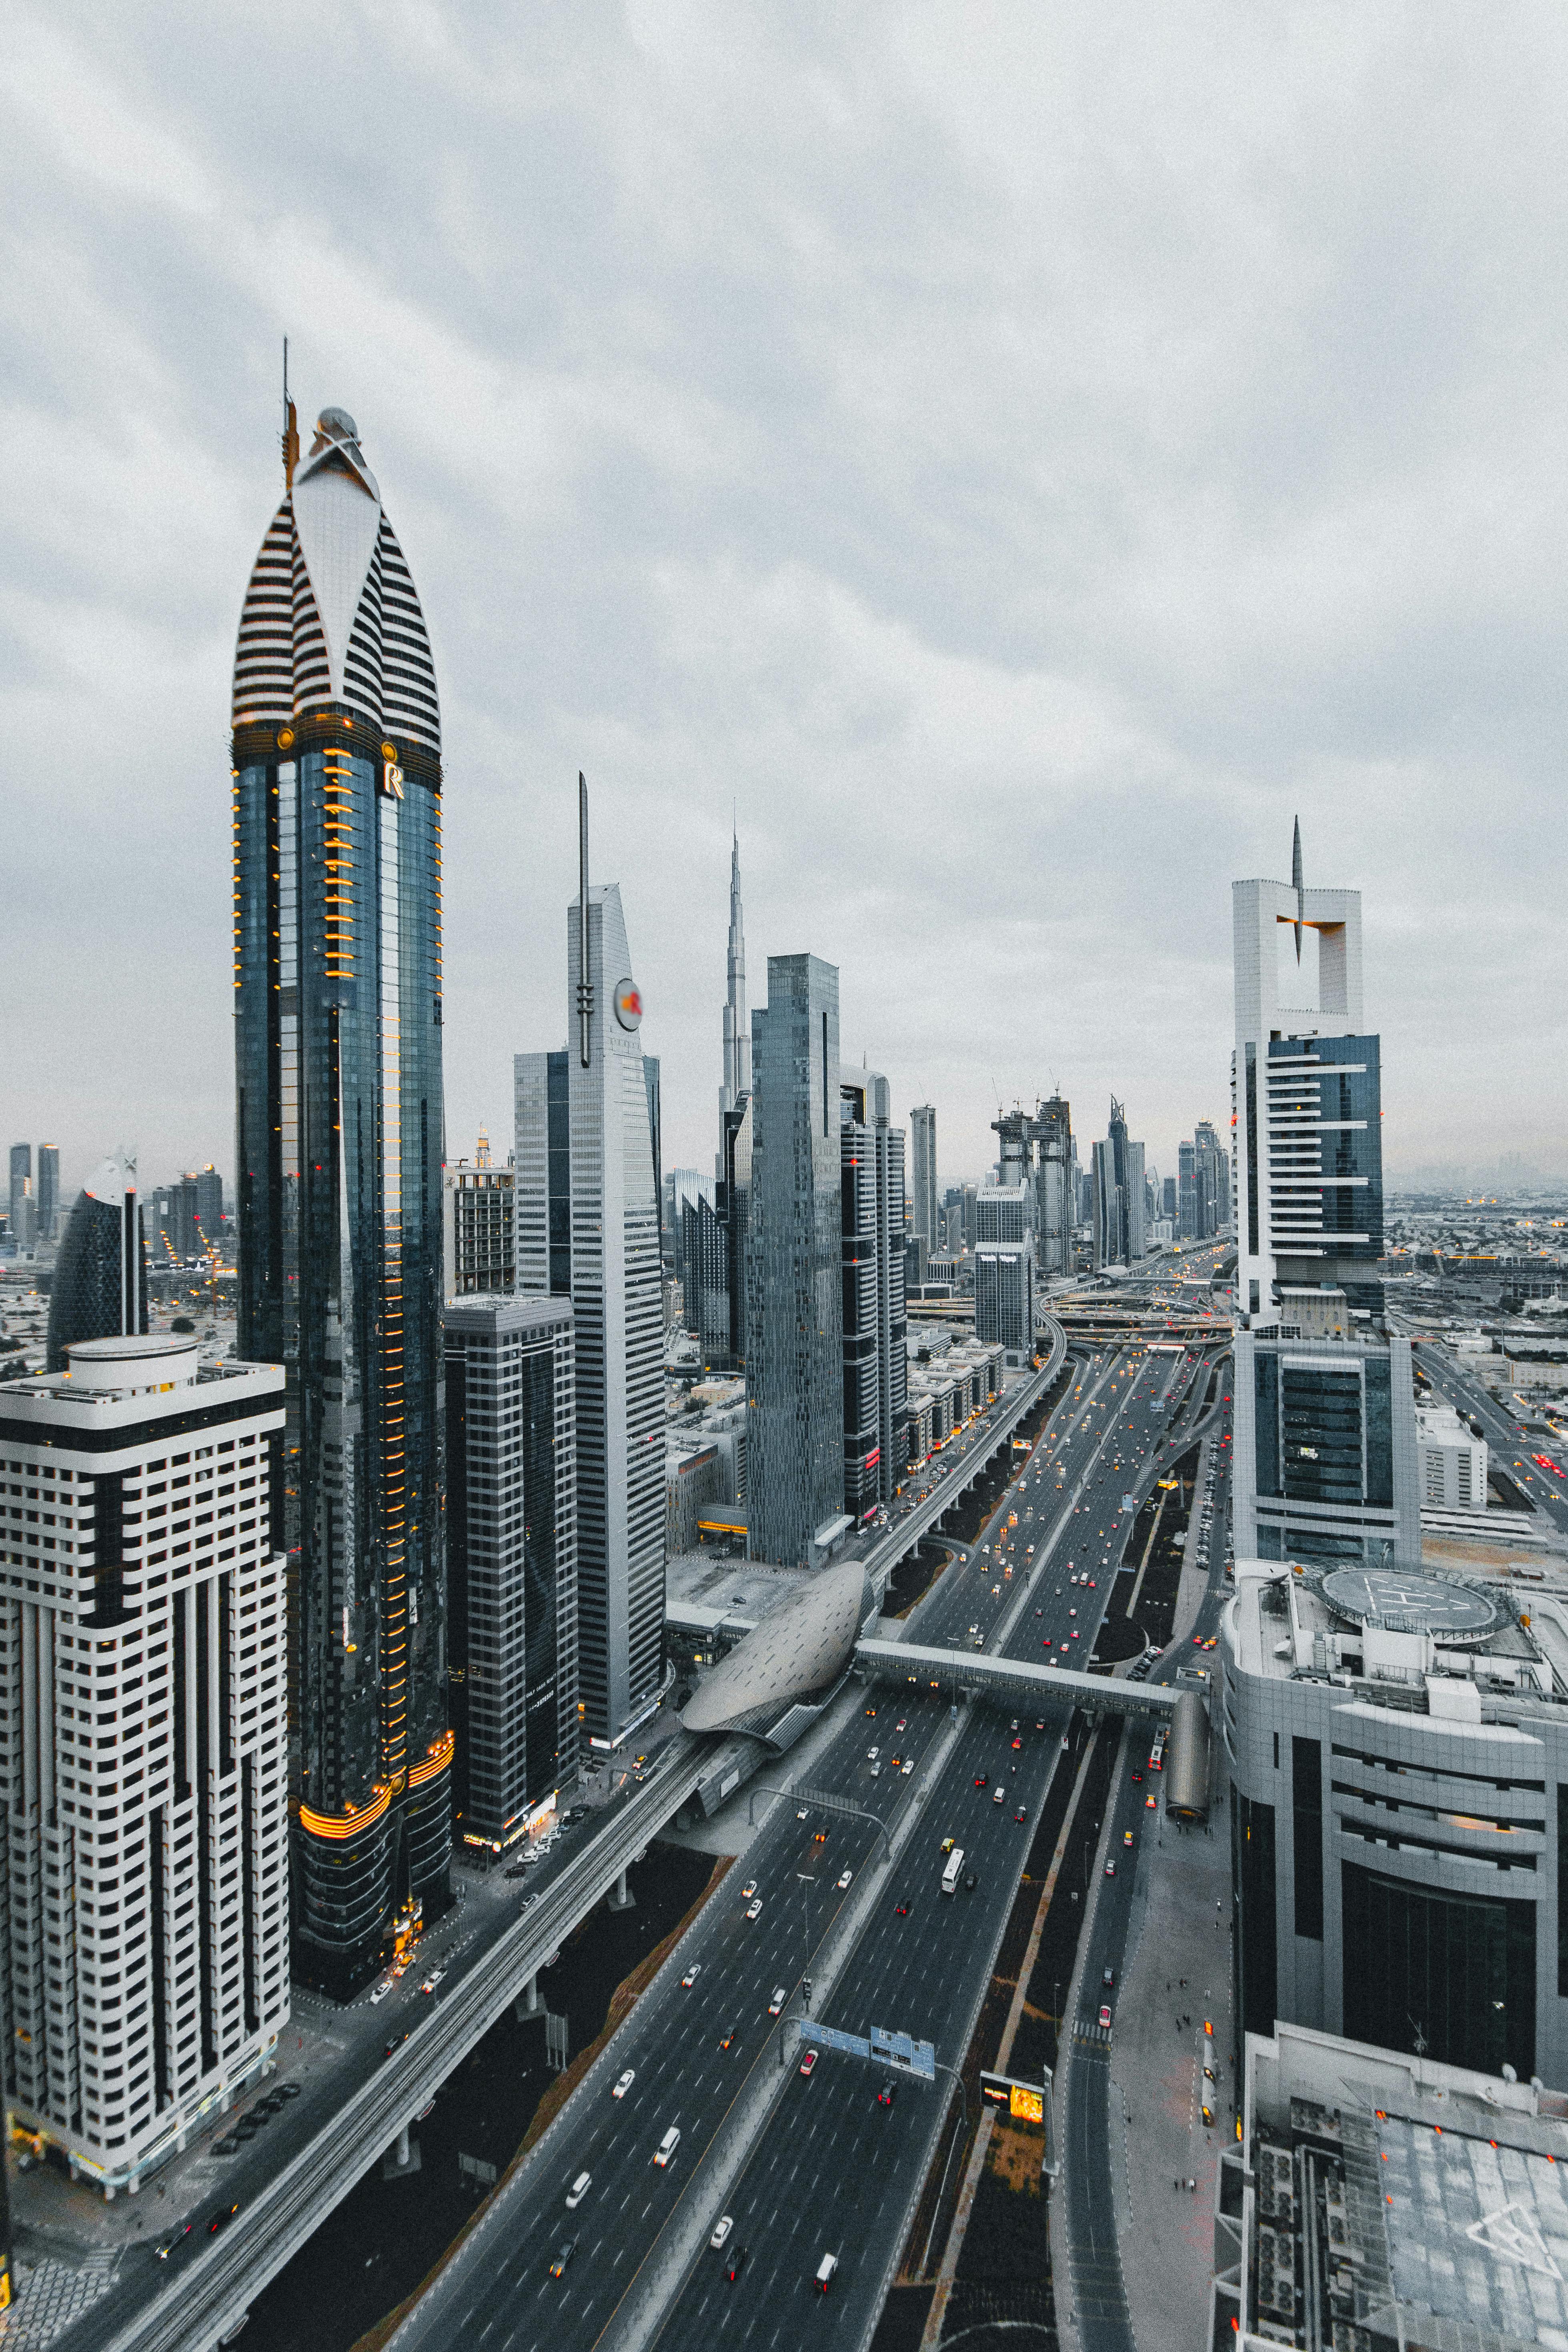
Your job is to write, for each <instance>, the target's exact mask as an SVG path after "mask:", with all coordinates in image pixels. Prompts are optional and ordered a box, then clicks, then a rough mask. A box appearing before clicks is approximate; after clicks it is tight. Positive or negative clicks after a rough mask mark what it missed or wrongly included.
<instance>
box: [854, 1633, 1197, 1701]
mask: <svg viewBox="0 0 1568 2352" xmlns="http://www.w3.org/2000/svg"><path fill="white" fill-rule="evenodd" d="M855 1663H856V1664H857V1665H858V1666H862V1667H864V1668H865V1670H866V1672H867V1673H868V1675H872V1676H873V1677H874V1679H875V1680H877V1681H878V1682H890V1683H913V1682H924V1683H927V1684H929V1685H931V1686H932V1687H933V1688H935V1687H937V1686H938V1685H941V1686H942V1688H944V1689H946V1688H951V1689H953V1690H957V1691H974V1692H976V1693H979V1694H982V1695H984V1696H985V1697H987V1698H1005V1699H1008V1700H1018V1699H1023V1700H1026V1701H1027V1702H1028V1704H1029V1705H1030V1706H1047V1705H1048V1706H1062V1705H1063V1704H1064V1703H1065V1704H1067V1705H1068V1706H1085V1707H1088V1706H1102V1707H1110V1708H1111V1709H1113V1710H1114V1712H1115V1713H1116V1714H1118V1715H1160V1716H1169V1715H1173V1714H1174V1712H1175V1706H1176V1697H1177V1694H1176V1693H1175V1692H1174V1691H1173V1690H1162V1689H1160V1688H1159V1687H1158V1686H1157V1685H1153V1684H1150V1683H1134V1682H1128V1681H1125V1680H1113V1679H1112V1678H1111V1676H1110V1675H1089V1674H1082V1673H1080V1672H1079V1670H1078V1669H1077V1668H1076V1667H1069V1666H1037V1665H1032V1664H1030V1663H1029V1662H1028V1661H1027V1660H1026V1659H1024V1658H1004V1657H998V1656H995V1655H994V1654H991V1653H988V1652H981V1651H973V1650H935V1649H929V1650H928V1649H921V1648H919V1647H917V1646H916V1644H915V1643H912V1642H858V1643H856V1645H855Z"/></svg>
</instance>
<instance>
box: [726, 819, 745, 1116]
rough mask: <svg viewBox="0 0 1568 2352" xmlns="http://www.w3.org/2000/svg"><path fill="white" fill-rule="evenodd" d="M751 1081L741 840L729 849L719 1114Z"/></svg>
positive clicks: (731, 1105) (732, 1104) (736, 1100)
mask: <svg viewBox="0 0 1568 2352" xmlns="http://www.w3.org/2000/svg"><path fill="white" fill-rule="evenodd" d="M751 1084H752V1037H751V1032H750V1030H749V1029H748V1027H747V1025H746V934H745V931H744V929H742V922H741V842H740V836H739V835H736V836H735V839H734V841H733V842H732V844H731V850H730V988H729V994H728V996H727V997H726V999H725V1003H724V1083H723V1085H722V1086H721V1087H720V1089H719V1109H720V1112H721V1114H722V1113H723V1112H725V1111H727V1110H733V1109H735V1108H736V1107H737V1105H738V1104H739V1102H740V1100H741V1097H742V1095H744V1094H746V1093H747V1092H748V1091H749V1090H750V1087H751Z"/></svg>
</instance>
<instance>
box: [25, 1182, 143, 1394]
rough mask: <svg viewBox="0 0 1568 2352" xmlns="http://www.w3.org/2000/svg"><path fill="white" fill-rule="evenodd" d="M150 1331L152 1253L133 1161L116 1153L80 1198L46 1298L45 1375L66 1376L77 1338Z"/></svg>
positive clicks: (72, 1212)
mask: <svg viewBox="0 0 1568 2352" xmlns="http://www.w3.org/2000/svg"><path fill="white" fill-rule="evenodd" d="M146 1328H147V1252H146V1248H145V1246H144V1245H143V1243H142V1220H141V1213H140V1212H139V1210H138V1208H137V1205H136V1162H135V1161H134V1160H132V1159H131V1158H130V1157H129V1156H128V1154H127V1153H125V1152H124V1151H112V1152H110V1156H109V1158H108V1159H107V1160H105V1161H104V1163H103V1165H102V1167H101V1168H100V1170H99V1171H98V1173H97V1175H96V1176H95V1177H94V1178H93V1180H92V1181H91V1183H90V1184H86V1185H84V1186H83V1187H82V1189H81V1191H80V1192H79V1193H78V1194H77V1196H76V1205H75V1207H74V1208H73V1209H72V1211H71V1213H70V1215H69V1217H68V1219H67V1221H66V1229H65V1234H64V1236H63V1237H62V1239H61V1242H60V1249H59V1255H58V1257H57V1258H56V1260H55V1276H54V1283H53V1286H52V1287H51V1289H50V1292H49V1337H48V1354H47V1358H46V1359H45V1370H47V1371H51V1372H63V1371H64V1370H65V1369H66V1349H68V1348H73V1347H75V1345H76V1344H77V1342H78V1340H79V1339H114V1338H118V1337H120V1336H121V1335H123V1334H124V1333H125V1332H128V1331H130V1332H141V1331H145V1330H146Z"/></svg>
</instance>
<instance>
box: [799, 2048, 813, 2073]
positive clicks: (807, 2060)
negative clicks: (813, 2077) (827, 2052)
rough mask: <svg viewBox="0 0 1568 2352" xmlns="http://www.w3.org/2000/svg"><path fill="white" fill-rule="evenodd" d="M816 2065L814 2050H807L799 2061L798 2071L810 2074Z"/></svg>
mask: <svg viewBox="0 0 1568 2352" xmlns="http://www.w3.org/2000/svg"><path fill="white" fill-rule="evenodd" d="M815 2070H816V2051H815V2050H808V2051H807V2052H806V2053H805V2057H804V2058H803V2059H802V2060H801V2062H800V2071H801V2073H802V2074H812V2073H814V2072H815Z"/></svg>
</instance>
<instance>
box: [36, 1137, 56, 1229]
mask: <svg viewBox="0 0 1568 2352" xmlns="http://www.w3.org/2000/svg"><path fill="white" fill-rule="evenodd" d="M59 1211H60V1155H59V1147H58V1144H53V1143H40V1144H39V1146H38V1238H39V1240H40V1241H46V1242H53V1241H58V1239H59V1234H58V1231H57V1220H58V1216H59Z"/></svg>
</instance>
